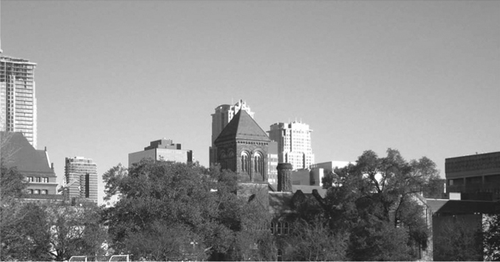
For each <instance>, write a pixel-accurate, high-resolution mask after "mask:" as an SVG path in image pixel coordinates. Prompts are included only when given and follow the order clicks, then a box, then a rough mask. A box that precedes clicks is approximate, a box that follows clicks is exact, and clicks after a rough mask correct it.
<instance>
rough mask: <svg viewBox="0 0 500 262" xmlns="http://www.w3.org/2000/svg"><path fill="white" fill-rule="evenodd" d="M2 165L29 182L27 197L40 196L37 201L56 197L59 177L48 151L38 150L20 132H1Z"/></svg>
mask: <svg viewBox="0 0 500 262" xmlns="http://www.w3.org/2000/svg"><path fill="white" fill-rule="evenodd" d="M0 140H1V145H2V148H1V151H2V152H1V154H2V155H1V156H2V165H4V166H5V167H8V168H11V167H15V168H16V169H17V171H18V172H19V173H21V174H23V175H24V177H25V178H26V180H27V181H28V188H27V195H26V197H27V198H29V195H30V194H33V195H40V196H37V197H36V198H37V199H44V198H50V199H53V198H54V197H52V196H53V195H56V187H57V181H56V180H57V177H56V174H55V173H54V168H53V165H52V164H50V163H49V156H48V153H47V150H37V149H35V148H34V147H33V146H32V145H31V144H30V142H28V140H27V139H26V137H24V135H23V134H22V133H19V132H0ZM50 195H52V196H50Z"/></svg>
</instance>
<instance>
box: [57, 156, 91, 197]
mask: <svg viewBox="0 0 500 262" xmlns="http://www.w3.org/2000/svg"><path fill="white" fill-rule="evenodd" d="M64 173H65V175H66V188H67V190H68V191H69V192H67V194H68V195H69V199H70V200H72V199H75V198H76V199H79V200H81V199H86V200H90V201H94V202H96V203H97V165H96V163H94V162H93V161H92V159H89V158H84V157H78V156H77V157H73V158H69V157H67V158H66V165H65V167H64Z"/></svg>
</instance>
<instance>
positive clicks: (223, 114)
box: [209, 99, 255, 165]
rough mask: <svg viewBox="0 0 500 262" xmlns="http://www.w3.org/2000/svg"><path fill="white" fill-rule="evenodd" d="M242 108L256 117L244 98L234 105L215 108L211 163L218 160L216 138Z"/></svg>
mask: <svg viewBox="0 0 500 262" xmlns="http://www.w3.org/2000/svg"><path fill="white" fill-rule="evenodd" d="M240 109H242V110H244V111H246V112H247V113H248V114H249V115H250V116H251V117H252V118H253V117H254V114H255V113H254V112H252V111H251V110H250V107H249V106H248V105H247V103H246V102H245V101H243V100H241V99H240V100H239V101H238V102H236V104H234V105H228V104H224V105H220V106H218V107H216V108H215V113H213V114H212V144H211V146H210V155H209V156H210V165H212V164H215V163H216V160H217V148H216V147H215V144H214V142H215V139H217V137H218V136H219V134H220V133H221V132H222V130H223V129H224V127H226V125H227V124H228V123H229V122H231V119H233V117H234V116H235V115H236V114H237V113H238V112H239V111H240Z"/></svg>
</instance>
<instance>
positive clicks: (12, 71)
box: [0, 55, 37, 148]
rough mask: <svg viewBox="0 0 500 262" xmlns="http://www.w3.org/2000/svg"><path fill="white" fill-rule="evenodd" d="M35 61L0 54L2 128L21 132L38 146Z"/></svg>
mask: <svg viewBox="0 0 500 262" xmlns="http://www.w3.org/2000/svg"><path fill="white" fill-rule="evenodd" d="M35 67H36V63H33V62H30V61H28V60H26V59H20V58H12V57H7V56H3V55H0V131H7V132H21V133H22V134H23V135H24V136H25V137H26V138H27V139H28V141H29V142H30V144H31V145H32V146H33V147H35V148H36V146H37V107H36V97H35Z"/></svg>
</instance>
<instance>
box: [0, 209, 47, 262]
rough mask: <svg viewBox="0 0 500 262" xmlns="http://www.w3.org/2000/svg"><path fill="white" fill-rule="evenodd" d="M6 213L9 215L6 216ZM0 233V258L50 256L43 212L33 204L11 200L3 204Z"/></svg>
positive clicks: (37, 258) (27, 258)
mask: <svg viewBox="0 0 500 262" xmlns="http://www.w3.org/2000/svg"><path fill="white" fill-rule="evenodd" d="M4 208H5V209H4ZM6 213H9V215H10V217H9V218H7V219H5V218H6V217H5V215H6ZM4 222H5V224H4ZM1 236H2V251H1V257H0V259H1V260H2V261H8V260H22V261H26V260H36V261H42V260H50V259H51V257H50V254H49V251H50V244H49V237H50V232H49V227H48V224H47V220H46V213H45V211H44V210H43V208H42V207H40V206H39V205H37V204H33V203H25V204H23V203H19V202H15V203H14V205H11V206H9V207H7V208H6V207H5V206H3V207H2V224H1Z"/></svg>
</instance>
